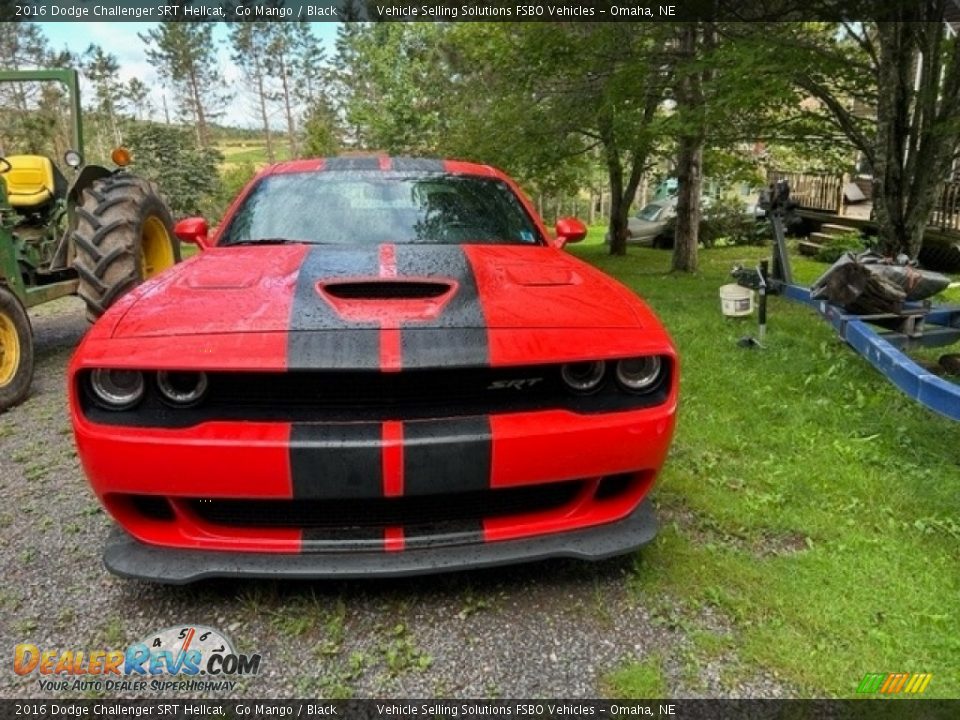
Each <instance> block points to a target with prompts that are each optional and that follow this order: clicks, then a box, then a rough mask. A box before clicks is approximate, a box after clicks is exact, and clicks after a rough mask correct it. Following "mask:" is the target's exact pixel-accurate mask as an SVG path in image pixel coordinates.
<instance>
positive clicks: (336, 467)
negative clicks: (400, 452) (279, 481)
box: [290, 423, 383, 500]
mask: <svg viewBox="0 0 960 720" xmlns="http://www.w3.org/2000/svg"><path fill="white" fill-rule="evenodd" d="M382 444H383V437H382V430H381V427H380V423H303V424H295V425H293V427H292V428H291V430H290V479H291V484H292V487H293V497H294V498H297V499H302V500H318V499H329V498H375V497H380V496H381V495H382V492H383V487H382V486H383V480H382V478H383V457H382V455H383V449H382Z"/></svg>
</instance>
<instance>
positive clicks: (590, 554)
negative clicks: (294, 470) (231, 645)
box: [103, 499, 657, 585]
mask: <svg viewBox="0 0 960 720" xmlns="http://www.w3.org/2000/svg"><path fill="white" fill-rule="evenodd" d="M656 534H657V519H656V515H655V513H654V511H653V506H652V505H651V503H650V500H649V499H647V500H644V501H643V502H642V503H641V504H640V506H639V507H637V509H636V510H634V511H633V512H632V513H631V514H630V515H628V516H627V517H625V518H623V519H622V520H618V521H617V522H613V523H607V524H605V525H597V526H595V527H591V528H585V529H582V530H572V531H570V532H564V533H555V534H552V535H544V536H539V537H534V538H525V539H522V540H504V541H499V542H490V543H475V544H470V545H453V546H447V547H430V548H420V549H411V550H404V551H402V552H389V553H388V552H370V551H344V552H315V553H304V554H297V555H293V554H281V553H248V552H243V553H231V552H219V551H216V552H214V551H205V550H180V549H171V548H165V547H160V546H156V545H147V544H144V543H142V542H140V541H139V540H135V539H134V538H132V537H130V536H129V535H128V534H127V533H125V532H123V531H122V530H120V529H119V528H114V530H113V532H112V533H111V534H110V537H109V538H108V540H107V546H106V549H105V550H104V554H103V562H104V565H106V567H107V569H108V570H109V571H110V572H112V573H114V574H115V575H119V576H121V577H127V578H136V579H140V580H149V581H152V582H158V583H166V584H172V585H184V584H187V583H191V582H196V581H198V580H204V579H206V578H217V577H227V578H286V579H300V580H307V579H314V578H343V579H348V578H378V577H410V576H414V575H428V574H431V573H441V572H452V571H456V570H469V569H474V568H484V567H495V566H499V565H513V564H517V563H524V562H533V561H536V560H545V559H548V558H574V559H578V560H603V559H605V558H610V557H614V556H616V555H623V554H625V553H628V552H630V551H632V550H635V549H636V548H638V547H641V546H642V545H646V544H647V543H648V542H650V541H651V540H653V538H654V537H655V536H656Z"/></svg>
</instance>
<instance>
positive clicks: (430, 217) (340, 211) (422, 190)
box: [220, 171, 543, 245]
mask: <svg viewBox="0 0 960 720" xmlns="http://www.w3.org/2000/svg"><path fill="white" fill-rule="evenodd" d="M264 241H290V242H304V243H316V244H344V245H357V244H376V243H427V244H432V243H436V244H457V243H505V244H526V245H535V244H541V243H542V242H543V240H542V238H541V236H540V233H539V231H538V230H537V227H536V225H534V223H533V220H532V219H531V218H530V216H529V214H528V213H527V212H526V211H525V210H524V208H523V206H522V205H521V203H520V201H519V199H518V198H517V196H516V195H515V194H514V192H513V191H512V190H511V189H510V187H509V186H507V184H506V183H504V182H502V181H501V180H498V179H495V178H483V177H476V176H469V175H451V174H443V173H421V174H410V173H404V174H397V173H390V172H377V171H374V172H365V171H350V172H346V171H327V172H303V173H284V174H278V175H268V176H266V177H264V178H263V179H262V180H260V182H258V183H257V185H256V187H254V188H253V190H252V191H251V192H250V194H249V195H248V196H247V197H246V198H245V199H244V200H243V202H242V204H241V205H240V207H239V208H238V209H237V211H236V213H235V214H234V215H233V218H232V219H231V220H230V224H229V226H228V227H227V228H226V230H225V232H224V234H223V238H222V239H221V241H220V244H221V245H231V244H241V243H256V242H264Z"/></svg>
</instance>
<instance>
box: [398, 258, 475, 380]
mask: <svg viewBox="0 0 960 720" xmlns="http://www.w3.org/2000/svg"><path fill="white" fill-rule="evenodd" d="M397 274H398V275H399V276H400V277H404V276H412V277H430V278H434V277H435V278H451V279H453V280H456V281H457V283H458V285H459V287H458V289H457V293H456V294H455V295H454V296H453V297H452V298H451V299H450V301H449V302H448V303H447V304H446V306H445V307H444V308H443V311H442V312H441V313H440V315H439V316H438V317H436V318H434V319H433V320H429V321H426V322H409V323H405V324H404V325H403V327H402V328H401V340H400V346H401V358H402V360H401V365H402V367H403V369H405V370H406V369H410V368H430V367H444V366H458V367H464V366H473V367H486V366H489V364H490V347H489V342H488V339H487V321H486V318H484V316H483V308H482V307H481V304H480V293H479V291H478V290H477V280H476V278H475V277H474V274H473V267H472V266H471V265H470V259H469V258H468V257H467V254H466V252H464V250H463V248H462V247H460V246H459V245H397Z"/></svg>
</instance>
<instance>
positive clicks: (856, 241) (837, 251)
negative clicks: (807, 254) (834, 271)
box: [816, 232, 867, 264]
mask: <svg viewBox="0 0 960 720" xmlns="http://www.w3.org/2000/svg"><path fill="white" fill-rule="evenodd" d="M866 249H867V244H866V243H865V242H864V240H863V237H861V235H860V233H857V232H848V233H843V234H842V235H837V236H835V237H833V238H831V240H830V242H828V243H826V244H825V245H824V246H823V247H822V248H820V249H819V250H817V254H816V258H817V260H819V261H820V262H825V263H831V264H833V263H835V262H836V261H837V260H839V259H840V258H841V257H842V256H843V254H844V253H847V252H852V253H861V252H863V251H864V250H866Z"/></svg>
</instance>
